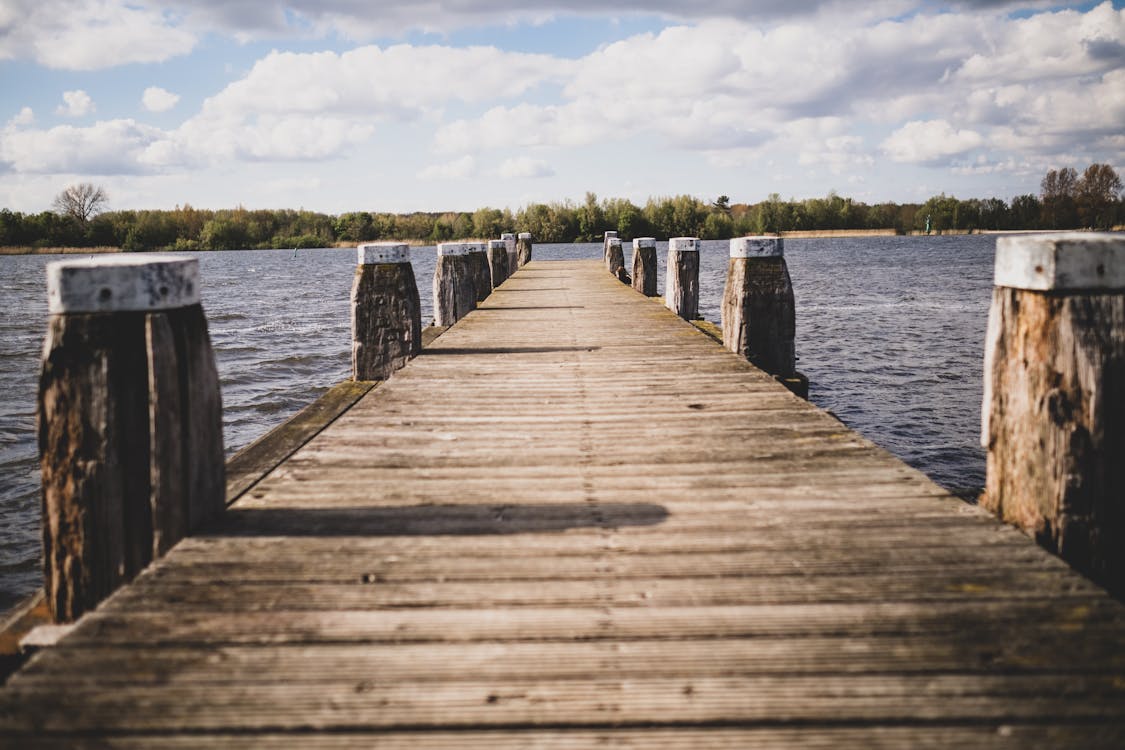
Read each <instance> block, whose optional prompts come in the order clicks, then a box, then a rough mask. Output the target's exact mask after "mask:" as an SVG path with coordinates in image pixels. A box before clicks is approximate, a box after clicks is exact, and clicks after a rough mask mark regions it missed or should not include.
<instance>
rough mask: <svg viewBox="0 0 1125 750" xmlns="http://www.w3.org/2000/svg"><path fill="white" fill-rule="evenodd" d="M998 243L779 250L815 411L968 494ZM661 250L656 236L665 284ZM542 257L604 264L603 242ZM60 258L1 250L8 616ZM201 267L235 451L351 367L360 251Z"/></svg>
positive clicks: (851, 244) (425, 277)
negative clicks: (351, 302) (50, 294)
mask: <svg viewBox="0 0 1125 750" xmlns="http://www.w3.org/2000/svg"><path fill="white" fill-rule="evenodd" d="M994 244H995V240H994V238H992V237H987V236H960V237H871V238H856V239H808V240H786V243H785V252H786V259H787V261H788V263H789V270H790V275H791V276H792V278H793V287H794V291H795V294H796V300H797V342H796V343H797V355H798V357H799V358H800V360H799V362H798V368H799V369H800V370H801V371H802V372H804V373H805V374H806V375H808V376H809V379H810V381H811V389H810V390H811V393H810V396H811V400H812V401H813V403H815V404H817V405H818V406H821V407H823V408H826V409H830V410H831V411H832V412H833V413H835V414H836V415H837V416H838V417H839V418H840V419H842V420H843V421H844V422H845V423H846V424H848V425H849V426H851V427H854V428H855V429H857V430H859V431H860V432H861V433H863V434H864V435H865V436H866V437H868V438H869V439H870V440H872V441H874V442H875V443H878V444H879V445H881V446H883V447H884V448H886V449H887V450H889V451H891V452H892V453H894V454H896V455H898V456H899V457H900V458H902V459H903V460H904V461H906V462H907V463H909V464H911V465H913V466H915V467H917V468H918V469H920V470H922V471H924V472H926V473H927V474H929V475H930V476H931V477H933V478H934V479H935V480H936V481H937V482H939V483H940V484H943V485H944V486H946V487H948V488H950V489H952V490H954V491H957V492H961V493H966V494H967V493H969V492H971V491H973V490H976V489H978V488H980V487H981V486H982V485H983V484H984V454H983V452H982V451H981V449H980V447H979V446H978V434H979V429H980V427H979V424H980V400H981V372H982V366H983V347H984V330H985V325H986V323H987V316H988V305H989V299H990V292H991V288H992V258H993V247H994ZM666 249H667V243H661V244H660V245H659V246H658V253H657V255H658V257H659V258H660V265H661V267H660V269H659V278H660V286H659V288H660V289H663V288H664V281H663V278H664V268H663V264H664V256H665V253H666ZM727 249H728V243H726V242H705V243H703V250H702V252H701V258H700V266H701V267H700V314H701V315H703V316H704V317H705V318H707V319H708V320H711V321H714V322H718V321H719V307H720V302H721V299H722V292H723V284H724V283H725V280H726V267H727ZM534 252H535V258H536V259H573V258H591V259H598V258H601V245H600V244H580V245H536V246H535V251H534ZM71 257H74V256H71ZM413 258H414V261H413V264H414V271H415V275H416V278H417V279H418V287H419V291H420V292H421V295H422V308H423V320H424V321H429V319H430V317H431V315H432V299H431V295H430V289H431V286H430V284H431V278H432V276H433V270H434V249H433V248H417V249H415V250H414V252H413ZM58 259H59V256H0V295H2V296H0V382H3V384H4V389H3V392H2V393H0V611H3V610H4V609H7V608H8V607H10V606H11V605H13V604H14V603H15V602H16V601H18V600H19V599H20V598H22V597H23V596H25V595H27V594H29V593H31V592H32V591H34V590H35V589H36V588H38V587H39V586H40V585H41V581H40V573H39V545H40V541H39V476H38V474H39V467H38V461H37V456H36V451H37V448H36V439H35V392H36V384H37V378H38V367H39V353H40V348H41V346H42V339H43V333H44V330H45V319H46V310H47V304H46V290H45V275H44V267H45V266H46V264H47V263H48V262H49V261H52V260H58ZM628 259H629V251H628V250H626V262H628ZM199 263H200V272H201V275H202V283H203V305H204V308H205V310H206V313H207V318H208V321H209V325H210V331H211V337H212V343H213V345H214V348H215V354H216V358H217V360H218V365H219V374H220V378H221V381H222V389H223V404H224V415H223V429H224V435H225V443H226V448H227V453H228V455H229V454H230V453H232V452H233V451H235V450H237V449H239V448H241V447H243V446H245V445H246V444H247V443H249V442H251V441H252V440H254V439H255V438H257V437H259V436H260V435H262V434H264V433H265V432H267V431H268V430H269V429H270V428H272V427H274V426H276V425H277V424H280V423H281V422H282V421H284V420H285V419H286V418H287V417H289V416H290V415H292V414H294V413H295V412H297V411H298V410H299V409H301V408H302V407H303V406H305V405H306V404H308V403H310V402H311V401H313V400H314V399H316V397H317V396H319V395H320V394H321V393H323V392H324V391H325V390H327V389H328V388H329V387H331V386H332V385H334V384H336V383H338V382H340V381H341V380H343V379H344V378H346V377H348V376H349V374H350V367H351V364H350V359H349V357H350V348H349V340H350V332H349V320H348V297H349V294H350V290H351V282H352V274H353V273H354V270H355V251H354V250H351V249H339V250H301V251H299V252H297V253H296V254H294V253H292V252H291V251H277V250H262V251H243V252H215V253H204V254H201V255H200V256H199ZM700 387H701V388H706V384H705V383H701V384H700Z"/></svg>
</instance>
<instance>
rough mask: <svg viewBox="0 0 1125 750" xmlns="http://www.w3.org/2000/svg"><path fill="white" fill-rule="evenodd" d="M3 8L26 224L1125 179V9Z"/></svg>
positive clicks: (311, 0) (208, 1)
mask: <svg viewBox="0 0 1125 750" xmlns="http://www.w3.org/2000/svg"><path fill="white" fill-rule="evenodd" d="M606 5H607V4H605V3H601V2H593V0H570V2H551V1H548V2H540V3H536V4H535V5H534V6H531V7H530V8H529V4H528V3H526V2H523V1H522V0H521V2H513V1H512V0H452V1H448V2H433V3H425V4H422V3H417V2H413V1H412V0H385V1H384V2H379V3H370V2H364V1H363V0H292V1H290V2H277V1H275V0H196V1H195V2H192V3H185V2H177V1H176V0H128V1H126V0H0V92H2V96H0V172H2V173H3V175H2V178H0V206H2V207H7V208H12V209H15V210H21V211H40V210H45V209H47V208H49V206H50V203H51V200H52V198H53V197H54V195H55V194H56V193H57V192H58V191H59V190H61V189H62V188H63V187H64V186H65V185H67V184H70V183H73V182H79V181H91V182H95V183H97V184H100V185H103V186H104V187H105V188H106V189H107V191H108V193H109V195H110V199H111V207H113V208H121V209H125V208H171V207H173V206H174V205H177V204H184V203H190V204H192V205H194V206H197V207H205V208H224V207H233V206H236V205H244V206H246V207H250V208H280V207H292V208H297V207H304V208H309V209H315V210H322V211H328V212H333V213H338V212H343V211H350V210H372V211H412V210H472V209H475V208H478V207H480V206H485V205H488V206H496V207H505V206H507V207H511V208H513V209H515V208H518V207H519V206H521V205H525V204H527V203H529V202H531V201H550V200H564V199H568V198H569V199H574V200H581V199H582V197H583V195H584V194H585V192H586V191H593V192H595V193H597V194H598V195H599V196H602V197H624V198H629V199H632V200H634V201H637V202H643V201H644V200H645V199H646V198H647V197H649V196H663V195H674V194H680V193H688V194H692V195H696V196H698V197H700V198H704V199H708V200H710V199H712V198H714V197H715V196H718V195H720V194H725V195H728V196H730V197H731V198H732V199H733V200H734V201H735V202H753V201H758V200H761V199H763V198H765V197H766V196H767V195H768V194H769V193H774V192H776V193H780V194H781V195H782V196H783V197H795V198H805V197H814V196H822V195H825V194H826V193H828V192H829V191H831V190H835V191H837V192H838V193H841V194H843V195H849V196H854V197H856V198H858V199H861V200H865V201H868V202H877V201H880V200H895V201H911V200H924V199H925V198H927V197H929V196H930V195H934V194H936V193H939V192H945V193H947V194H954V195H958V196H960V197H971V196H975V197H989V196H998V197H1002V198H1006V199H1008V198H1011V197H1012V196H1014V195H1018V194H1021V193H1027V192H1037V191H1038V184H1039V180H1040V178H1041V177H1042V175H1043V173H1044V172H1046V170H1048V169H1050V168H1055V167H1060V166H1068V165H1069V166H1074V167H1076V168H1078V169H1080V170H1081V169H1082V168H1084V167H1085V166H1086V165H1087V164H1089V163H1092V162H1107V163H1110V164H1112V165H1113V166H1114V167H1115V168H1117V169H1118V171H1122V167H1123V166H1125V10H1122V3H1121V2H1103V3H1081V4H1057V3H1044V2H1004V0H983V1H980V2H967V1H966V2H955V3H937V2H924V1H919V0H873V1H872V2H867V3H864V4H862V5H860V4H856V3H853V2H842V1H841V0H762V1H760V2H745V1H743V0H712V2H708V3H705V4H701V3H677V2H672V1H671V0H647V1H646V0H619V2H617V3H615V4H613V9H612V10H606V9H605V6H606Z"/></svg>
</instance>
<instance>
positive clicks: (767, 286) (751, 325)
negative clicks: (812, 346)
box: [721, 237, 797, 375]
mask: <svg viewBox="0 0 1125 750" xmlns="http://www.w3.org/2000/svg"><path fill="white" fill-rule="evenodd" d="M721 315H722V324H723V344H724V345H725V346H726V347H727V348H728V349H730V350H731V351H732V352H734V353H735V354H738V355H741V356H743V357H745V358H746V359H748V360H749V361H750V362H753V363H754V364H755V365H757V366H758V367H760V368H762V369H763V370H765V371H766V372H768V373H770V374H771V375H791V374H792V373H793V372H794V370H795V369H796V365H797V363H796V353H795V349H794V345H793V337H794V336H795V335H796V312H795V307H794V303H793V284H792V283H791V281H790V279H789V269H788V267H787V266H786V264H785V252H784V243H783V240H782V239H781V238H780V237H738V238H736V239H732V240H731V241H730V261H729V264H728V266H727V283H726V286H725V287H724V289H723V306H722V313H721Z"/></svg>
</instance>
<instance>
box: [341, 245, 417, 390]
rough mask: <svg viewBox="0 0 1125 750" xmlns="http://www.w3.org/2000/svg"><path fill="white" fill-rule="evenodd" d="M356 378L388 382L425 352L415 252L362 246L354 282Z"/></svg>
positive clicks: (353, 324)
mask: <svg viewBox="0 0 1125 750" xmlns="http://www.w3.org/2000/svg"><path fill="white" fill-rule="evenodd" d="M351 301H352V304H351V318H352V379H353V380H359V381H363V380H386V379H387V378H388V377H390V375H391V373H393V372H394V371H395V370H398V369H400V368H401V367H402V366H403V365H405V364H406V363H407V362H409V361H410V360H411V359H412V358H413V357H415V356H417V354H418V352H419V351H421V348H422V306H421V301H420V299H419V296H418V285H417V282H416V281H415V279H414V268H413V267H412V266H411V265H410V248H409V247H408V246H407V245H405V244H402V243H396V242H383V243H372V244H367V245H360V246H359V248H358V263H357V265H356V269H355V279H354V281H353V282H352V300H351Z"/></svg>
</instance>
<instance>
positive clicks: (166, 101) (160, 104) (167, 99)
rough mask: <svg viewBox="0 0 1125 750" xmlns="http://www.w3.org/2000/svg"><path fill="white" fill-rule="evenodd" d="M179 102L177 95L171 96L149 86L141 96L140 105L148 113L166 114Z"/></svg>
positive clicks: (170, 93) (171, 94) (157, 87)
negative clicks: (142, 105)
mask: <svg viewBox="0 0 1125 750" xmlns="http://www.w3.org/2000/svg"><path fill="white" fill-rule="evenodd" d="M179 101H180V95H179V94H173V93H172V92H171V91H167V90H166V89H162V88H160V87H159V86H149V87H148V88H147V89H145V92H144V94H143V95H142V96H141V103H142V104H144V107H145V109H147V110H148V111H149V112H167V111H168V110H170V109H172V107H175V106H176V103H177V102H179Z"/></svg>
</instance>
